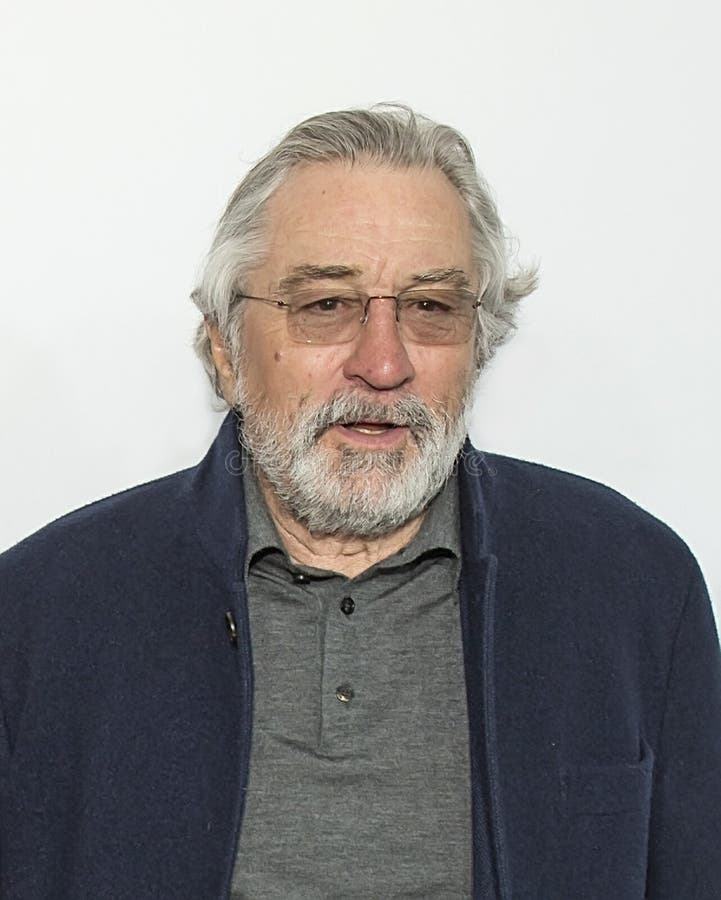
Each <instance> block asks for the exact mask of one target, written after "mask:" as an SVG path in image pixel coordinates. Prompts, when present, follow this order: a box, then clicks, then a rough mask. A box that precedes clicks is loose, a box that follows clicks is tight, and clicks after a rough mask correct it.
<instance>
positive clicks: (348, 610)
mask: <svg viewBox="0 0 721 900" xmlns="http://www.w3.org/2000/svg"><path fill="white" fill-rule="evenodd" d="M354 609H355V600H354V599H353V598H352V597H344V598H343V599H342V600H341V601H340V611H341V612H342V613H343V614H344V615H346V616H350V615H351V614H352V612H353V610H354Z"/></svg>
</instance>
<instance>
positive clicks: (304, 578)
mask: <svg viewBox="0 0 721 900" xmlns="http://www.w3.org/2000/svg"><path fill="white" fill-rule="evenodd" d="M293 584H310V578H309V576H308V575H306V574H305V572H293Z"/></svg>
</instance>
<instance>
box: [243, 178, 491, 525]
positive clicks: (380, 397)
mask: <svg viewBox="0 0 721 900" xmlns="http://www.w3.org/2000/svg"><path fill="white" fill-rule="evenodd" d="M267 241H268V244H267V246H268V253H267V257H266V259H265V262H264V263H263V264H262V265H261V266H260V267H259V268H257V269H256V270H255V271H254V272H252V273H251V274H250V277H249V278H248V279H247V281H246V282H245V284H244V289H245V290H246V292H247V293H248V294H253V295H256V296H260V297H269V296H272V295H274V294H276V292H277V291H278V290H279V288H285V287H287V286H289V285H293V287H294V289H297V287H298V286H299V285H300V286H304V287H307V286H310V287H314V288H315V287H322V288H326V287H327V288H329V289H331V292H332V291H333V290H338V288H341V287H343V288H353V289H357V290H361V291H364V292H366V293H367V294H369V295H371V296H375V295H383V296H387V295H395V294H397V293H398V292H399V291H402V290H404V289H408V288H412V287H414V286H418V285H419V284H421V283H422V282H420V281H419V277H420V276H425V277H426V278H428V277H433V278H439V277H441V276H443V275H445V277H443V280H441V281H439V282H437V283H436V285H435V286H436V287H449V288H450V287H457V286H458V285H459V284H461V283H463V282H464V281H465V282H466V283H467V286H468V287H470V288H471V289H473V290H477V288H478V281H477V275H476V272H475V268H474V264H473V257H472V246H471V233H470V223H469V220H468V215H467V212H466V210H465V208H464V206H463V203H462V201H461V199H460V197H459V195H458V193H457V191H456V190H455V188H454V187H453V186H452V185H451V184H450V182H449V181H448V180H447V179H446V178H445V176H444V175H443V174H442V173H441V172H439V171H438V170H422V169H409V170H403V169H401V170H398V169H391V168H386V167H378V166H376V165H372V164H370V163H368V164H359V165H355V166H352V167H351V166H348V165H344V164H312V165H306V166H303V167H299V168H297V169H296V170H294V171H293V173H292V174H291V176H290V177H289V179H288V180H287V181H286V183H285V184H284V185H283V186H282V187H281V188H280V189H279V190H278V191H277V193H276V194H275V195H274V196H273V198H272V199H271V200H270V202H269V204H268V207H267ZM445 273H447V274H445ZM242 302H243V303H244V304H246V308H245V310H244V314H243V321H242V338H241V342H242V347H243V350H242V357H241V359H240V360H239V361H237V363H238V365H237V372H236V374H237V380H236V383H235V385H234V389H233V391H234V400H235V405H236V406H238V407H240V409H241V411H242V413H243V418H244V432H245V440H246V443H247V444H248V446H249V447H250V449H251V451H252V453H253V455H254V457H255V459H256V461H257V463H258V464H259V466H260V468H261V470H262V471H263V474H265V476H266V478H267V480H268V481H269V483H270V486H271V488H272V489H273V491H274V492H275V494H276V495H277V496H278V497H279V498H280V499H281V501H282V502H283V503H284V504H285V506H286V507H287V508H288V509H289V511H290V512H291V513H292V514H293V515H294V516H295V517H296V518H298V519H299V520H300V521H303V522H304V523H305V524H306V525H307V526H308V527H309V528H310V530H311V531H319V532H322V533H346V534H348V533H350V534H380V533H383V532H387V531H390V530H392V529H393V528H396V527H398V526H399V525H401V524H403V523H404V522H405V521H407V520H408V519H409V518H411V517H413V516H414V515H417V514H418V513H419V512H420V511H421V509H422V508H423V507H424V506H425V505H426V504H427V503H428V502H429V501H430V499H432V497H433V496H434V494H435V493H436V492H437V491H438V489H439V488H440V486H441V485H442V483H443V481H444V480H445V477H446V476H447V475H448V472H449V471H450V467H451V466H452V464H453V460H454V459H455V457H456V455H457V452H458V450H459V448H460V444H461V443H462V440H463V436H464V434H465V423H464V412H465V407H466V405H467V403H468V400H469V397H470V394H471V391H472V385H473V383H474V381H475V374H476V368H475V362H474V340H475V334H471V335H470V336H469V338H468V340H467V341H465V343H462V344H454V345H440V346H439V345H422V344H417V343H411V342H405V343H404V342H403V341H402V340H401V338H400V336H399V332H398V323H397V322H396V319H395V306H394V302H393V301H392V300H372V301H371V303H370V308H369V315H368V319H367V321H366V323H365V325H364V326H363V327H362V328H361V330H360V333H359V335H358V336H357V337H356V338H355V340H353V341H352V342H350V343H342V344H329V345H308V344H302V343H296V342H294V341H293V340H292V339H291V338H290V337H289V335H288V330H287V324H286V315H287V313H286V311H284V310H280V309H276V308H273V307H272V306H270V305H268V304H264V303H259V302H256V301H253V300H246V301H242Z"/></svg>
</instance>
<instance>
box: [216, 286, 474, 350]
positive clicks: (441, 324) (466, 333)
mask: <svg viewBox="0 0 721 900" xmlns="http://www.w3.org/2000/svg"><path fill="white" fill-rule="evenodd" d="M234 299H236V300H259V301H261V302H262V303H269V304H270V305H271V306H275V307H276V308H278V309H285V310H287V323H288V335H289V336H290V338H291V340H293V341H297V342H298V343H303V344H345V343H348V342H349V341H352V340H354V339H355V338H356V337H357V336H358V335H359V334H360V330H361V328H362V326H363V325H365V323H366V322H367V321H368V310H369V307H370V302H371V300H394V301H395V313H396V322H397V323H398V330H399V333H400V337H401V339H403V340H407V341H410V342H412V343H415V344H463V343H465V342H466V341H467V340H468V338H469V337H470V336H471V333H472V331H473V326H474V323H475V321H476V314H475V310H476V309H478V307H479V306H480V305H481V301H480V300H479V299H478V296H477V294H475V293H474V292H473V291H469V290H465V289H463V288H431V289H426V288H423V289H422V290H418V289H415V288H414V289H413V290H407V291H401V293H400V294H382V295H376V296H369V295H368V294H364V293H362V292H360V291H353V290H341V291H328V289H325V290H321V289H318V288H309V289H307V290H302V291H296V292H294V293H292V294H289V295H288V297H287V299H285V300H276V299H272V298H270V297H253V296H252V295H250V294H236V295H235V298H234Z"/></svg>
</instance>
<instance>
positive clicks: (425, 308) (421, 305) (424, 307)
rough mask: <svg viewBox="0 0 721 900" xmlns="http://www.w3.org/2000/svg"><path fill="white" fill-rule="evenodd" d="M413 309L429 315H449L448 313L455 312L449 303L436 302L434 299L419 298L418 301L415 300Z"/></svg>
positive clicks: (412, 305)
mask: <svg viewBox="0 0 721 900" xmlns="http://www.w3.org/2000/svg"><path fill="white" fill-rule="evenodd" d="M411 309H413V310H414V311H415V312H418V313H426V314H427V315H444V314H445V315H448V313H452V312H453V308H452V307H451V306H450V305H449V304H448V303H444V302H443V301H441V300H435V299H433V298H432V297H419V298H418V299H417V300H413V302H412V304H411Z"/></svg>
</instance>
